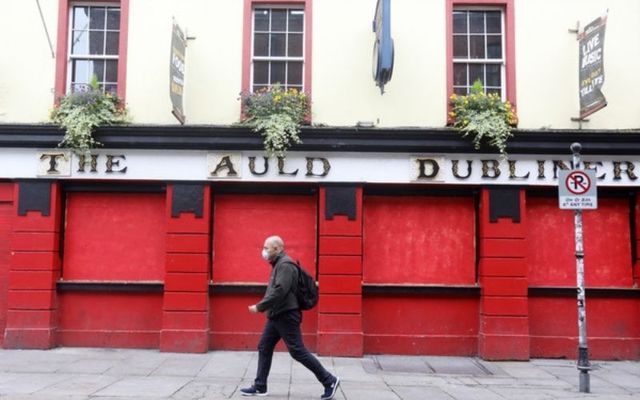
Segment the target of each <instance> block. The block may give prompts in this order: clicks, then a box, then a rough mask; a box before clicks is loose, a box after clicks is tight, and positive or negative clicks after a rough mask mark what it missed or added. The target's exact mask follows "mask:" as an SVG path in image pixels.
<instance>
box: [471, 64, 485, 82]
mask: <svg viewBox="0 0 640 400" xmlns="http://www.w3.org/2000/svg"><path fill="white" fill-rule="evenodd" d="M478 79H480V82H482V85H485V82H484V64H469V86H471V85H473V84H474V82H475V81H476V80H478Z"/></svg>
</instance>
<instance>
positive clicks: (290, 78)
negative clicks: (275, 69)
mask: <svg viewBox="0 0 640 400" xmlns="http://www.w3.org/2000/svg"><path fill="white" fill-rule="evenodd" d="M287 85H288V86H289V85H300V86H301V85H302V63H301V62H290V63H289V65H287Z"/></svg>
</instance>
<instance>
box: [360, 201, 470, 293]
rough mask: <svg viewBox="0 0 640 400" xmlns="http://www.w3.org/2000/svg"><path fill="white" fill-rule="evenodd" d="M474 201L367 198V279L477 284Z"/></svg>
mask: <svg viewBox="0 0 640 400" xmlns="http://www.w3.org/2000/svg"><path fill="white" fill-rule="evenodd" d="M474 231H475V217H474V205H473V199H472V198H465V197H462V198H461V197H446V198H445V197H377V196H369V197H365V200H364V245H363V248H364V256H363V260H364V261H363V269H364V281H365V282H370V283H428V284H436V283H437V284H470V283H474V282H475V264H474V260H475V240H474Z"/></svg>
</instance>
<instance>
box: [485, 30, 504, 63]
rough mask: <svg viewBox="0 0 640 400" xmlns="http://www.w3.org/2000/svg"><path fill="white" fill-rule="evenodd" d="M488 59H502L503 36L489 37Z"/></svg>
mask: <svg viewBox="0 0 640 400" xmlns="http://www.w3.org/2000/svg"><path fill="white" fill-rule="evenodd" d="M487 58H502V36H499V35H487Z"/></svg>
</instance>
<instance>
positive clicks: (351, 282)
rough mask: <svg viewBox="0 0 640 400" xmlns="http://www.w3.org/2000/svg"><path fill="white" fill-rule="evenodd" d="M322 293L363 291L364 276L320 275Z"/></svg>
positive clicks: (354, 292) (355, 292)
mask: <svg viewBox="0 0 640 400" xmlns="http://www.w3.org/2000/svg"><path fill="white" fill-rule="evenodd" d="M319 289H320V294H327V293H334V294H335V293H338V294H339V293H344V294H359V293H362V278H360V277H359V276H353V275H351V276H350V275H320V286H319Z"/></svg>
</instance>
